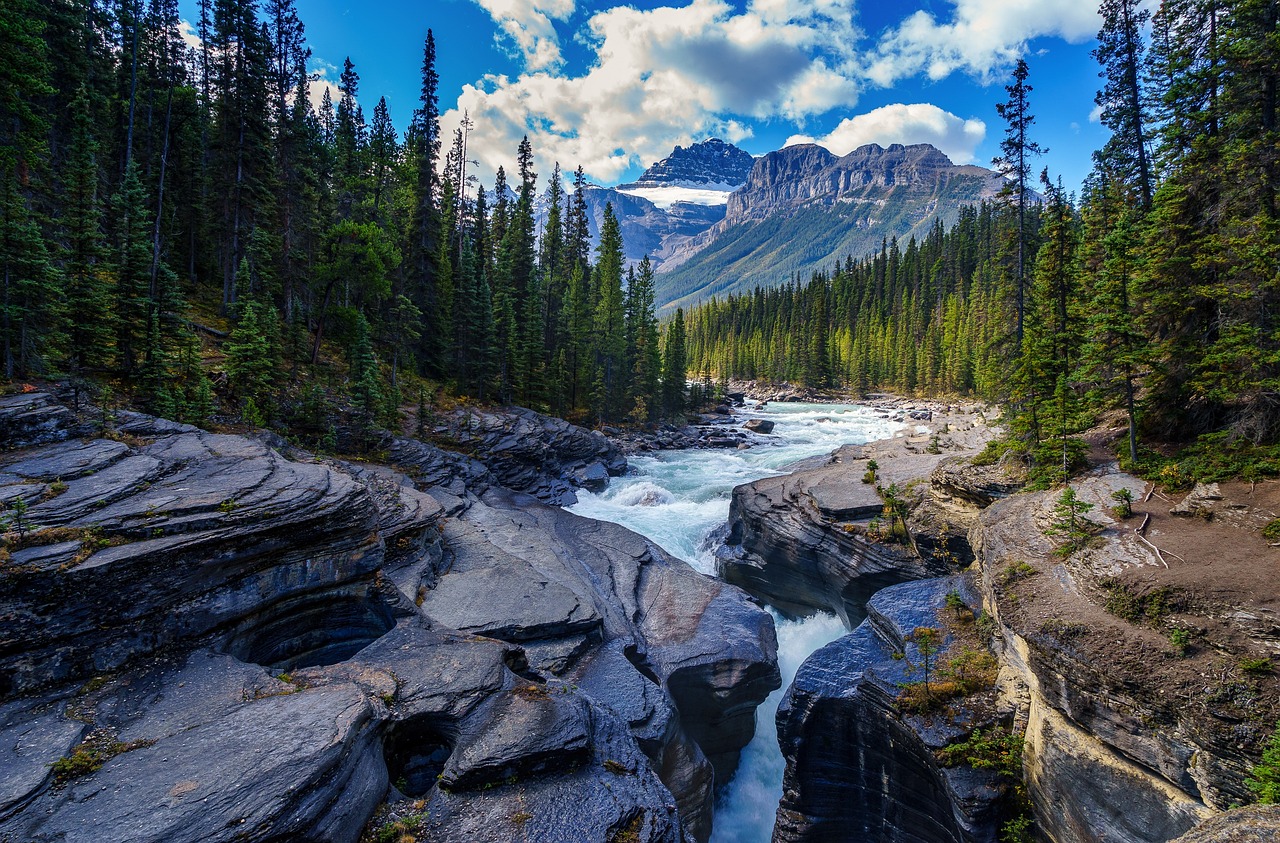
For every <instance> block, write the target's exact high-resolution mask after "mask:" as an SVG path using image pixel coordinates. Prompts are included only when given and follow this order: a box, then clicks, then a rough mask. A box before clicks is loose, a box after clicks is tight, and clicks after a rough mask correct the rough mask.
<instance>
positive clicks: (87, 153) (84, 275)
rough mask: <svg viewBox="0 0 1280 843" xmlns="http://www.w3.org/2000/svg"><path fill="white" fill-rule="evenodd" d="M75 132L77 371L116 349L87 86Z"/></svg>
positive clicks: (71, 297)
mask: <svg viewBox="0 0 1280 843" xmlns="http://www.w3.org/2000/svg"><path fill="white" fill-rule="evenodd" d="M73 109H74V111H75V122H74V129H73V133H72V138H71V144H72V145H71V152H70V159H69V161H68V164H67V175H66V179H65V184H66V188H65V190H66V192H65V195H66V200H67V202H66V213H65V215H64V216H63V221H62V227H63V230H64V231H65V232H66V235H65V236H66V243H67V248H66V253H65V269H64V274H65V276H66V297H67V335H68V336H67V362H68V363H69V366H70V369H71V372H72V373H73V374H74V375H75V376H77V377H81V376H83V373H84V372H85V371H86V370H87V369H91V368H95V367H98V366H101V365H103V364H105V363H106V362H107V360H108V358H109V356H110V349H111V340H112V336H111V321H110V319H109V318H108V316H109V314H110V312H111V289H110V282H109V278H108V273H107V270H106V267H105V265H104V263H105V261H104V258H105V251H104V246H103V242H102V240H103V238H102V209H101V205H100V203H99V200H98V161H97V152H98V144H97V143H96V141H95V140H94V138H93V134H92V130H91V123H90V121H91V115H90V110H89V98H88V94H87V92H86V90H85V89H84V88H83V87H82V88H81V89H80V91H79V92H78V94H77V96H76V101H75V104H74V106H73Z"/></svg>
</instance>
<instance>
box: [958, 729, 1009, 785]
mask: <svg viewBox="0 0 1280 843" xmlns="http://www.w3.org/2000/svg"><path fill="white" fill-rule="evenodd" d="M937 757H938V761H940V762H941V763H942V764H943V765H945V766H947V767H958V766H960V765H961V764H965V765H968V766H970V767H973V768H974V769H975V770H993V771H994V772H995V773H996V774H997V775H1000V776H1003V777H1005V778H1007V779H1011V780H1018V779H1020V778H1022V735H1019V734H1017V733H1016V732H1013V731H1010V730H1008V729H993V730H991V731H988V732H984V731H982V730H981V729H975V730H974V731H973V734H971V735H969V737H967V738H965V739H964V740H962V741H958V742H956V743H953V744H951V745H949V746H946V747H944V748H942V749H940V750H938V752H937Z"/></svg>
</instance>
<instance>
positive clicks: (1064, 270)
mask: <svg viewBox="0 0 1280 843" xmlns="http://www.w3.org/2000/svg"><path fill="white" fill-rule="evenodd" d="M199 8H200V15H199V19H198V20H197V21H195V22H194V24H195V28H196V31H197V34H198V36H199V43H198V46H197V47H195V48H192V47H190V46H188V44H187V43H185V42H184V40H183V38H182V37H181V32H180V26H181V23H180V21H179V17H178V10H177V4H176V0H148V2H146V3H145V4H144V3H143V2H142V0H113V2H101V0H97V2H94V0H7V2H5V3H3V4H0V32H3V34H4V38H3V40H2V41H0V53H2V55H0V191H2V192H0V269H2V272H3V297H2V299H0V355H2V357H3V362H2V365H3V375H4V377H5V378H6V379H7V380H9V381H11V382H20V381H22V380H26V379H32V378H48V379H67V380H69V381H70V382H71V383H73V384H75V385H77V389H79V387H81V386H83V388H84V389H85V390H86V391H88V392H89V393H94V394H99V393H100V392H101V391H102V390H108V389H109V390H110V391H111V393H112V394H115V395H116V396H123V399H122V400H128V401H131V402H132V403H134V404H135V405H137V406H141V407H143V408H145V409H148V410H150V411H152V412H155V413H158V414H161V415H166V416H172V417H175V418H180V419H184V420H189V421H195V422H203V421H206V420H209V419H211V418H215V417H216V418H220V419H224V420H225V419H227V418H231V419H239V420H242V421H245V422H248V423H251V424H272V425H277V426H286V427H287V426H294V427H306V426H308V425H309V426H311V427H323V426H324V425H325V423H326V421H325V420H326V419H329V418H331V417H332V416H333V415H334V414H335V413H337V412H338V411H339V410H340V409H341V410H342V411H343V412H347V413H354V415H355V417H356V418H357V420H359V421H360V422H361V423H363V424H367V425H375V424H380V425H384V426H392V427H394V426H397V425H398V424H399V423H400V414H401V408H403V407H405V406H406V405H409V404H412V403H413V402H415V401H417V402H419V403H424V402H429V401H431V400H434V396H435V395H436V394H439V393H443V392H447V393H451V394H452V395H455V396H468V397H471V398H474V399H478V400H492V401H500V402H512V403H520V404H524V405H527V406H531V407H534V408H537V409H543V410H546V411H549V412H552V413H555V414H558V415H562V416H565V417H567V418H571V419H574V420H577V421H582V422H587V423H593V424H598V423H604V422H610V423H617V422H627V421H629V422H634V423H645V422H650V421H654V420H658V419H661V418H669V417H675V416H678V415H679V414H681V413H682V412H684V411H686V410H687V409H688V406H689V396H688V395H687V394H686V386H685V384H686V375H687V374H688V375H692V376H693V377H694V378H695V380H700V381H702V382H714V381H720V382H722V383H723V382H724V381H726V380H727V379H728V378H730V377H735V378H756V379H763V380H788V381H794V382H799V383H803V384H807V385H811V386H814V387H850V388H853V389H856V390H872V389H892V390H896V391H901V392H906V393H913V394H954V395H973V396H977V397H980V398H983V399H986V400H990V401H994V402H999V403H1001V404H1003V405H1005V406H1006V407H1008V408H1010V409H1011V410H1012V413H1011V414H1010V416H1009V418H1010V419H1012V420H1013V422H1012V425H1013V428H1014V432H1015V434H1017V436H1018V437H1019V438H1020V439H1021V440H1022V441H1023V442H1025V443H1028V444H1029V445H1030V446H1031V447H1032V448H1036V447H1040V446H1041V445H1042V444H1044V443H1053V442H1057V443H1058V445H1061V446H1062V447H1064V448H1065V447H1066V445H1065V443H1066V440H1067V438H1068V437H1069V435H1070V434H1072V433H1074V432H1077V431H1079V430H1081V429H1082V428H1084V427H1086V426H1087V425H1089V424H1090V423H1092V421H1093V420H1094V419H1096V418H1097V417H1098V415H1099V414H1100V413H1103V412H1115V413H1119V414H1122V415H1123V416H1124V417H1126V418H1128V420H1129V423H1130V428H1131V439H1130V442H1131V445H1130V448H1129V449H1128V451H1129V454H1128V455H1129V457H1130V458H1136V457H1137V456H1138V447H1137V446H1138V440H1139V438H1141V437H1150V438H1151V439H1152V441H1155V440H1160V441H1164V442H1182V443H1185V442H1190V441H1193V440H1194V439H1195V438H1196V437H1198V436H1202V435H1205V434H1213V435H1215V436H1217V437H1219V438H1218V439H1215V440H1213V441H1215V442H1226V441H1230V442H1244V443H1249V444H1250V445H1253V446H1256V445H1271V444H1274V443H1275V442H1276V441H1277V439H1280V391H1278V390H1277V386H1278V384H1277V375H1278V374H1280V315H1278V314H1280V283H1278V282H1280V250H1278V245H1280V230H1278V226H1277V208H1276V186H1277V176H1278V173H1280V160H1278V159H1280V133H1278V129H1277V125H1276V122H1277V107H1278V106H1277V79H1278V77H1280V33H1278V31H1277V15H1278V13H1280V4H1278V3H1276V2H1274V0H1271V1H1270V2H1268V1H1267V0H1166V2H1163V3H1162V4H1160V6H1159V7H1158V9H1156V10H1155V11H1154V12H1151V11H1149V10H1148V9H1147V8H1145V7H1144V6H1143V5H1142V4H1140V3H1138V2H1137V1H1136V0H1106V2H1104V3H1103V4H1102V7H1101V13H1102V29H1101V31H1100V33H1099V44H1098V47H1097V49H1096V50H1095V56H1096V58H1097V61H1098V63H1099V68H1100V83H1099V87H1100V90H1099V91H1098V94H1097V104H1098V106H1099V107H1100V113H1101V120H1102V122H1103V124H1104V125H1105V126H1107V127H1108V128H1109V129H1110V130H1111V132H1112V135H1111V139H1110V141H1109V142H1108V143H1107V144H1106V145H1105V146H1104V147H1103V148H1102V149H1100V150H1098V151H1097V152H1096V154H1095V156H1094V159H1095V167H1094V169H1093V172H1092V174H1091V176H1090V177H1089V179H1088V181H1087V183H1086V184H1085V185H1084V188H1083V190H1082V192H1081V193H1080V195H1078V196H1077V195H1074V194H1072V193H1068V192H1067V191H1065V190H1064V189H1063V188H1062V187H1061V185H1060V184H1059V183H1057V182H1056V181H1055V180H1054V178H1053V176H1052V174H1050V173H1042V172H1041V171H1040V170H1039V169H1038V167H1037V156H1038V154H1039V153H1040V151H1041V150H1040V148H1039V147H1038V145H1037V144H1036V142H1035V118H1034V106H1035V95H1034V85H1033V82H1034V74H1033V68H1032V67H1030V66H1029V65H1028V64H1027V62H1025V61H1020V62H1019V63H1018V64H1017V66H1016V68H1015V69H1014V72H1013V75H1012V78H1011V80H1010V82H1009V84H1008V85H1007V95H1008V98H1007V100H1005V101H1003V102H1001V103H1000V104H999V105H998V106H997V108H998V111H999V113H1000V116H1001V118H1002V120H1003V121H1004V123H1005V132H1004V141H1003V144H1002V154H1001V157H1000V159H999V160H998V161H997V162H996V165H997V168H998V169H1000V170H1002V172H1003V173H1004V174H1005V176H1006V177H1007V189H1006V191H1005V192H1004V194H1003V195H1002V196H1001V197H1000V198H999V199H998V200H996V201H994V202H992V203H988V204H984V205H982V206H979V207H974V208H972V209H968V210H966V211H965V212H964V213H962V215H961V217H960V219H959V221H958V222H957V223H956V224H955V225H954V226H952V227H950V228H949V229H948V228H944V227H943V226H942V225H941V224H938V225H935V226H934V227H933V229H932V230H931V231H929V233H928V234H927V235H926V236H924V237H923V238H922V239H921V240H918V241H917V240H915V239H912V240H911V241H910V242H907V243H905V244H903V243H899V242H886V243H884V245H883V246H882V248H881V249H879V250H878V251H877V252H875V253H874V254H871V255H866V256H863V255H853V256H850V257H849V258H848V259H846V260H844V261H843V262H842V263H840V264H839V265H837V266H832V267H830V269H829V270H828V271H825V272H821V273H817V274H815V275H813V277H811V278H808V279H800V278H794V279H780V281H783V282H785V283H783V284H782V286H780V287H777V288H774V289H762V290H757V291H755V292H754V293H752V294H750V295H743V296H736V297H731V298H728V299H723V300H713V301H710V302H707V303H705V304H703V305H701V306H698V307H697V308H695V309H694V310H693V311H692V312H691V313H689V314H687V315H686V314H683V313H681V314H677V316H676V318H675V319H674V320H673V321H672V322H670V323H669V324H668V325H667V326H666V327H665V329H663V330H661V331H660V329H659V325H658V323H657V320H656V319H655V316H654V306H653V305H654V284H655V279H654V275H653V272H652V271H651V269H650V267H649V266H648V264H647V262H645V263H641V264H640V265H638V266H637V267H634V268H628V266H627V264H626V262H625V260H624V258H623V252H622V243H621V236H620V234H619V231H618V226H617V221H616V219H614V218H613V216H612V214H611V213H606V215H605V220H604V225H603V226H602V232H601V237H600V242H599V245H598V247H596V248H594V249H592V248H591V247H590V244H589V241H588V228H587V211H586V204H585V202H584V199H583V195H582V189H583V186H584V183H585V180H584V177H583V174H582V172H581V170H579V171H578V172H577V173H576V174H574V175H573V176H571V177H567V178H562V176H561V173H560V171H559V168H556V170H555V171H554V172H553V173H551V174H550V175H547V174H543V175H544V178H543V181H542V182H541V184H540V182H539V175H538V174H536V173H535V172H534V171H533V150H532V149H531V148H530V146H529V143H528V141H527V140H526V141H525V142H524V143H522V144H521V145H520V147H519V148H518V149H517V150H513V153H514V169H513V171H512V172H511V173H510V174H508V173H505V172H502V171H500V172H499V173H498V176H497V182H496V184H494V185H493V188H492V189H491V190H483V191H482V190H479V189H478V185H477V184H476V182H475V179H474V178H473V177H472V176H471V175H470V174H469V173H468V172H467V156H466V144H467V139H468V136H467V134H466V131H467V128H468V127H464V129H462V130H459V132H458V133H457V134H456V135H455V136H454V137H453V138H442V137H441V133H440V120H439V117H440V112H439V92H438V82H439V80H438V76H437V74H436V69H435V62H436V50H437V45H436V43H435V41H434V39H433V38H432V36H431V34H430V32H428V35H427V38H426V42H425V45H424V52H423V63H422V66H421V69H420V70H421V78H422V89H421V91H422V92H421V101H420V103H419V106H418V108H417V109H416V110H415V112H414V114H413V115H412V119H411V121H410V123H409V130H408V132H407V133H406V134H405V135H404V136H403V137H401V136H400V135H399V134H398V133H397V132H396V130H395V129H394V128H393V124H392V120H391V115H390V114H389V113H388V109H387V105H386V101H385V100H384V99H379V100H378V101H377V103H376V105H375V106H374V108H373V109H372V114H371V115H370V116H368V117H366V115H365V113H364V110H363V108H362V107H361V104H360V100H359V95H360V91H359V85H360V79H359V74H358V70H357V68H356V67H355V66H354V65H353V64H352V63H351V62H350V61H349V60H348V61H347V62H346V63H345V66H344V68H343V72H342V75H341V79H340V81H339V84H338V91H339V96H338V97H337V98H336V99H337V101H336V102H334V101H333V98H331V97H330V96H329V95H328V92H327V89H326V94H325V96H324V99H323V101H322V102H321V103H320V105H319V106H318V107H313V104H312V101H311V97H310V96H309V94H310V90H311V82H312V80H311V79H310V77H309V75H308V71H307V63H308V59H309V50H308V48H307V46H306V39H305V34H304V27H303V23H302V21H301V20H300V19H299V17H298V14H297V10H296V8H295V4H294V2H293V0H263V2H261V3H258V2H254V0H203V2H201V3H200V6H199ZM455 48H458V47H454V46H451V45H441V46H440V49H455ZM365 101H366V102H369V101H372V98H367V99H366V100H365ZM1037 191H1038V192H1037ZM540 193H548V194H549V196H550V206H549V209H548V211H547V214H546V217H545V223H544V224H543V225H542V226H541V227H539V226H538V225H537V224H536V221H535V214H534V209H533V203H534V197H535V195H537V194H540ZM699 397H700V396H699ZM424 406H425V404H424ZM1222 437H1225V439H1224V438H1222ZM1058 445H1055V446H1054V447H1058ZM1276 467H1280V462H1278V463H1276Z"/></svg>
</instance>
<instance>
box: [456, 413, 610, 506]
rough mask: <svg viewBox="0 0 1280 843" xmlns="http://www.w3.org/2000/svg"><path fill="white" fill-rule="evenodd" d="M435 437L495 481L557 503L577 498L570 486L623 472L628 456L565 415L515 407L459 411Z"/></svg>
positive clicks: (598, 484)
mask: <svg viewBox="0 0 1280 843" xmlns="http://www.w3.org/2000/svg"><path fill="white" fill-rule="evenodd" d="M444 421H445V423H444V424H441V425H437V426H436V427H435V429H434V436H435V437H436V439H437V440H438V441H440V442H441V443H443V444H446V445H447V446H449V447H450V448H453V449H456V450H459V451H462V452H465V453H467V454H470V455H471V456H472V457H474V458H475V459H476V460H477V461H479V462H480V463H483V464H484V465H485V467H487V468H488V469H489V471H491V472H493V475H494V477H495V479H496V480H497V483H498V485H501V486H505V487H506V488H508V489H514V490H516V491H518V492H527V493H528V494H530V495H533V496H534V497H536V498H538V499H539V500H542V501H545V502H547V503H552V504H555V505H557V506H567V505H569V504H572V503H575V502H576V501H577V496H576V494H575V493H574V489H577V488H589V489H600V488H603V487H604V485H605V484H607V483H608V482H609V478H610V477H616V476H618V475H619V474H621V473H622V472H624V471H626V468H627V460H626V457H624V456H623V455H622V453H621V452H620V451H619V450H618V449H617V448H616V447H615V446H614V445H613V444H612V443H611V442H610V441H609V440H608V439H607V438H606V437H605V436H604V434H602V433H600V432H598V431H593V430H585V429H583V428H581V427H578V426H577V425H573V424H570V423H569V422H567V421H564V420H563V419H557V418H552V417H551V416H544V415H542V414H541V413H535V412H533V411H532V410H526V409H524V408H521V407H513V408H509V409H505V410H473V409H466V410H457V411H454V412H452V413H450V414H449V415H448V417H447V418H446V419H444Z"/></svg>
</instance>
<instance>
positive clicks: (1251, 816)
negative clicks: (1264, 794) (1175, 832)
mask: <svg viewBox="0 0 1280 843" xmlns="http://www.w3.org/2000/svg"><path fill="white" fill-rule="evenodd" d="M1260 840H1280V805H1250V806H1249V807H1247V808H1237V809H1235V810H1233V811H1228V812H1226V813H1225V814H1222V815H1221V816H1217V817H1213V818H1212V819H1209V820H1206V821H1205V822H1203V823H1201V824H1200V825H1198V826H1196V827H1195V828H1193V829H1191V831H1188V832H1187V833H1186V834H1184V835H1182V836H1181V837H1179V838H1178V839H1177V840H1175V841H1174V843H1257V841H1260Z"/></svg>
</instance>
